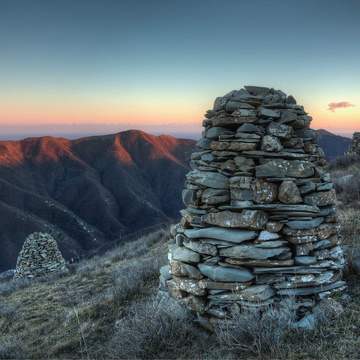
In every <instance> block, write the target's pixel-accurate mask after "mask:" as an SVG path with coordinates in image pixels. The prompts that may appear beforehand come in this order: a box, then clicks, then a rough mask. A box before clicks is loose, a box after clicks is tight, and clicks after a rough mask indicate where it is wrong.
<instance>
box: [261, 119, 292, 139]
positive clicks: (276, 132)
mask: <svg viewBox="0 0 360 360" xmlns="http://www.w3.org/2000/svg"><path fill="white" fill-rule="evenodd" d="M293 133H294V130H293V128H292V127H291V126H288V125H285V124H279V123H278V122H275V121H273V122H271V123H270V124H269V125H268V126H267V127H266V134H268V135H272V136H276V137H278V138H280V139H289V138H291V136H292V135H293Z"/></svg>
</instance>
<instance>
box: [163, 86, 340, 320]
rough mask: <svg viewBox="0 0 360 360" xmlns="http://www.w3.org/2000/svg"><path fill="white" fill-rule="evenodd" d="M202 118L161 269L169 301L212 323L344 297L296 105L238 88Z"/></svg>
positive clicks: (333, 227) (330, 202)
mask: <svg viewBox="0 0 360 360" xmlns="http://www.w3.org/2000/svg"><path fill="white" fill-rule="evenodd" d="M205 117H206V120H204V121H203V126H204V128H205V130H204V131H203V134H202V139H201V140H199V142H198V144H197V147H198V148H199V149H200V151H198V152H195V153H193V154H192V157H191V159H192V161H191V167H192V169H193V170H192V171H191V172H189V173H188V174H187V181H186V182H185V189H184V190H183V193H182V197H183V201H184V204H185V205H186V209H184V210H182V211H181V214H182V220H181V222H180V223H179V224H177V225H175V226H174V227H173V229H172V235H173V237H174V238H173V244H172V245H170V246H169V254H168V258H169V265H168V268H166V267H165V268H162V269H161V277H160V279H161V281H162V283H163V285H164V286H166V287H167V289H168V291H169V293H170V294H171V295H172V296H173V297H175V298H177V299H179V301H180V302H181V303H182V304H184V305H186V306H187V307H189V308H190V310H192V311H193V312H194V313H197V314H198V316H199V317H201V318H202V319H203V320H204V319H205V320H206V321H210V322H214V321H218V319H221V318H226V317H227V316H228V315H229V313H230V311H232V310H234V308H236V309H238V308H241V307H259V306H266V305H269V304H272V303H274V302H276V301H281V300H282V299H284V297H285V298H286V297H288V296H293V295H295V296H297V297H300V298H301V299H302V300H304V301H303V303H304V304H308V305H307V306H312V305H313V304H314V303H315V302H316V301H317V300H321V299H322V298H324V297H328V296H331V295H332V294H334V293H336V292H339V291H342V290H344V289H345V287H346V285H345V282H344V281H341V274H342V268H343V267H344V259H343V252H342V249H341V247H340V246H339V236H340V234H339V223H338V218H337V215H336V211H335V203H336V194H335V190H334V189H333V183H332V182H331V180H330V176H329V174H328V173H327V172H326V170H325V165H326V161H325V159H324V158H323V156H324V153H323V151H322V150H321V148H319V146H318V145H317V143H316V133H315V131H314V130H312V129H310V122H311V120H312V118H311V117H310V116H308V115H307V113H306V112H305V111H304V108H303V106H300V105H297V103H296V100H295V99H294V98H293V96H291V95H290V96H287V95H286V94H285V93H284V92H282V91H280V90H274V89H270V88H265V87H257V86H245V89H241V90H239V91H236V90H234V91H231V92H230V93H228V94H226V95H225V96H222V97H218V98H216V100H215V103H214V108H213V110H208V111H207V113H206V115H205ZM167 269H168V270H169V272H168V271H167ZM309 304H310V305H309ZM304 306H305V305H304ZM205 320H204V321H205Z"/></svg>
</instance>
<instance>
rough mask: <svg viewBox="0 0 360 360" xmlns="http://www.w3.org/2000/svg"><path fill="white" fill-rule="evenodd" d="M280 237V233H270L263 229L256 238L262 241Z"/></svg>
mask: <svg viewBox="0 0 360 360" xmlns="http://www.w3.org/2000/svg"><path fill="white" fill-rule="evenodd" d="M280 230H281V229H280ZM280 237H281V235H280V234H278V233H271V232H269V231H267V230H263V231H261V232H260V234H259V237H258V240H262V241H268V240H276V239H279V238H280Z"/></svg>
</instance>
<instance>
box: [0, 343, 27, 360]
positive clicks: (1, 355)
mask: <svg viewBox="0 0 360 360" xmlns="http://www.w3.org/2000/svg"><path fill="white" fill-rule="evenodd" d="M25 354H26V352H25V349H24V346H23V345H22V343H21V341H20V340H19V339H13V340H9V341H4V342H2V341H1V340H0V359H26V358H28V357H27V356H26V355H25Z"/></svg>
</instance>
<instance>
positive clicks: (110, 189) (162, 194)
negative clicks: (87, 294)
mask: <svg viewBox="0 0 360 360" xmlns="http://www.w3.org/2000/svg"><path fill="white" fill-rule="evenodd" d="M195 143H196V142H195V141H194V140H187V139H176V138H173V137H171V136H165V135H162V136H153V135H149V134H147V133H144V132H142V131H137V130H130V131H126V132H122V133H118V134H113V135H106V136H93V137H88V138H82V139H78V140H68V139H64V138H53V137H42V138H28V139H25V140H21V141H1V142H0V214H1V216H0V227H1V229H2V231H1V232H0V270H6V269H9V268H12V267H14V266H15V262H16V257H17V255H18V253H19V251H20V250H21V247H22V244H23V242H24V240H25V238H26V237H27V236H28V235H29V234H30V233H32V232H34V231H43V232H48V233H50V234H52V235H53V236H54V237H55V239H56V240H57V241H58V244H59V248H60V250H61V252H62V253H63V255H64V257H65V258H69V257H72V256H74V254H75V253H77V254H79V253H81V252H83V251H84V250H89V249H92V248H95V247H97V246H99V245H101V244H103V243H106V242H108V241H112V240H115V239H118V238H120V237H122V236H124V235H126V234H128V233H131V232H133V231H136V230H139V229H142V228H145V227H148V226H151V225H155V224H158V223H162V222H166V221H170V220H171V219H174V218H176V217H178V212H179V210H180V209H181V208H182V207H183V204H182V202H181V196H180V195H179V194H180V193H181V190H182V188H183V183H184V180H185V174H186V173H187V172H188V171H189V170H190V168H189V165H188V164H189V163H190V154H191V153H192V152H193V150H194V147H195Z"/></svg>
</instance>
